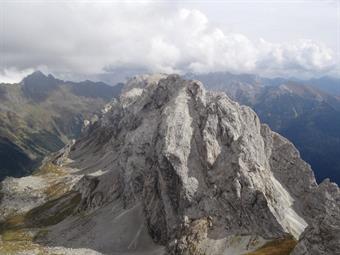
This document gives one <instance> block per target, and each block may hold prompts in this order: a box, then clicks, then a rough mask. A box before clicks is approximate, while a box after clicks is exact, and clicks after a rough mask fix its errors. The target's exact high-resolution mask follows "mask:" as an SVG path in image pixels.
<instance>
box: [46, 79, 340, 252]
mask: <svg viewBox="0 0 340 255" xmlns="http://www.w3.org/2000/svg"><path fill="white" fill-rule="evenodd" d="M64 161H65V162H62V166H63V167H67V168H70V169H73V171H72V175H77V176H78V177H79V176H81V177H80V180H79V181H78V182H77V183H76V184H75V185H74V186H73V189H74V190H75V191H77V192H79V193H80V194H81V196H82V199H81V202H80V203H79V206H78V208H77V212H76V213H75V214H73V215H72V216H70V217H68V218H66V219H65V220H63V221H62V222H60V223H58V224H56V225H53V226H50V227H49V228H48V230H49V231H48V234H47V235H46V236H45V237H44V240H42V241H41V242H45V245H48V246H66V247H71V248H77V247H81V248H91V249H93V250H96V251H98V252H102V253H104V254H195V255H196V254H197V255H198V254H212V255H214V254H215V255H218V254H233V255H237V254H246V253H249V252H251V251H253V250H255V249H257V248H259V247H260V246H262V245H263V244H265V243H266V242H268V241H270V240H276V239H280V238H287V236H292V237H293V238H295V239H296V240H299V242H298V245H297V246H296V248H295V249H294V251H293V253H292V254H295V255H296V254H336V252H338V251H339V246H338V244H339V243H340V242H339V241H340V238H339V231H338V229H339V225H340V222H339V217H340V213H339V188H338V187H337V186H336V185H335V184H332V183H329V182H325V183H323V184H321V185H319V186H318V185H317V184H316V182H315V178H314V175H313V172H312V170H311V168H310V167H309V165H308V164H306V163H305V162H304V161H303V160H301V158H300V155H299V153H298V151H297V150H296V149H295V147H294V146H293V145H292V144H291V143H290V142H289V141H288V140H287V139H285V138H283V137H281V136H280V135H278V134H277V133H274V132H272V131H271V130H270V129H269V128H268V127H267V126H266V125H261V123H260V120H259V118H258V117H257V115H256V114H255V113H254V112H253V111H252V110H251V109H250V108H248V107H245V106H240V105H239V104H238V103H236V102H234V101H232V100H230V99H229V98H228V97H227V96H226V95H225V94H223V93H211V92H207V91H205V89H204V88H203V85H202V84H201V83H200V82H198V81H190V80H184V79H182V78H181V77H180V76H178V75H154V76H147V75H146V76H138V77H135V78H133V79H131V80H130V81H129V82H128V83H127V84H126V86H125V88H124V91H123V93H122V95H121V97H120V98H119V99H118V100H116V101H114V102H113V103H112V104H111V105H110V107H108V108H107V111H106V112H105V113H104V114H103V116H102V117H100V118H99V120H98V121H96V122H95V123H93V124H91V125H89V126H88V127H87V128H86V131H85V132H84V133H83V135H82V137H81V138H80V139H78V140H77V141H76V142H75V144H74V145H73V146H72V147H71V148H70V149H69V150H68V152H67V155H64ZM78 214H80V215H82V217H80V218H79V217H77V215H78ZM80 233H81V234H80ZM311 244H312V245H311ZM317 252H319V253H317ZM322 252H323V253H322ZM327 252H328V253H327ZM329 252H331V253H329ZM332 252H333V253H332Z"/></svg>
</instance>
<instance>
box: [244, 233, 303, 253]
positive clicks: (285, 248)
mask: <svg viewBox="0 0 340 255" xmlns="http://www.w3.org/2000/svg"><path fill="white" fill-rule="evenodd" d="M296 244H297V242H296V240H294V239H293V238H291V237H287V238H284V239H278V240H273V241H270V242H268V243H266V244H265V245H263V246H262V247H261V248H259V249H257V250H256V251H254V252H251V253H247V255H289V254H290V253H291V251H292V250H293V249H294V247H295V246H296Z"/></svg>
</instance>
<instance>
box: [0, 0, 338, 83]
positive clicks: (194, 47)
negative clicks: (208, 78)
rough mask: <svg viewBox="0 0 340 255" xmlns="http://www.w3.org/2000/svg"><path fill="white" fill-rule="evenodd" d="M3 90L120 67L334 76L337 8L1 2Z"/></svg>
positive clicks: (331, 4) (332, 3)
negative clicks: (39, 76)
mask: <svg viewBox="0 0 340 255" xmlns="http://www.w3.org/2000/svg"><path fill="white" fill-rule="evenodd" d="M0 15H1V17H0V18H1V19H0V43H1V46H0V58H1V59H0V82H15V81H18V80H20V79H21V78H22V77H23V76H24V75H26V74H28V73H30V72H32V71H33V70H37V69H40V70H43V71H45V72H50V73H53V74H56V75H58V76H65V77H66V76H67V77H70V75H71V77H72V75H74V77H76V76H78V75H80V74H98V73H106V72H110V71H114V70H115V69H117V68H127V69H129V68H134V69H145V70H147V71H150V72H168V73H171V72H178V73H184V72H213V71H230V72H234V73H242V72H247V73H257V74H260V75H263V76H285V77H287V76H289V77H290V76H296V77H300V78H305V77H314V76H321V75H333V76H340V39H339V37H340V1H338V0H305V1H293V0H285V1H275V0H270V1H269V0H268V1H265V0H260V1H250V0H249V1H242V0H239V1H217V0H213V1H161V0H159V1H93V2H92V1H65V0H64V1H40V0H39V1H38V0H26V1H24V0H21V1H18V0H10V1H9V0H0Z"/></svg>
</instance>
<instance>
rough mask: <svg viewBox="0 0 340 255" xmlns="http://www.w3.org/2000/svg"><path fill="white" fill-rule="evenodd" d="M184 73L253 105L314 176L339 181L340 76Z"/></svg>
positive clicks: (261, 117) (320, 179)
mask: <svg viewBox="0 0 340 255" xmlns="http://www.w3.org/2000/svg"><path fill="white" fill-rule="evenodd" d="M187 77H189V78H192V79H197V80H200V81H202V82H203V83H204V84H205V86H207V88H209V89H211V90H216V91H224V92H226V93H227V94H228V95H229V96H230V97H231V98H232V99H234V100H236V101H238V102H239V103H241V104H245V105H248V106H250V107H252V108H253V109H254V110H255V111H256V113H257V114H258V115H259V117H260V119H261V121H263V122H264V123H267V124H268V125H269V126H270V127H271V128H272V129H273V130H274V131H276V132H278V133H280V134H282V135H283V136H285V137H287V138H288V139H289V140H291V141H292V142H293V143H294V144H295V146H296V147H297V148H298V149H299V151H300V153H301V156H302V158H303V159H304V160H306V161H307V162H308V163H309V164H311V166H312V168H313V170H314V172H315V175H316V178H317V180H318V181H319V182H321V181H322V180H323V179H324V178H328V177H329V178H330V179H331V180H333V181H335V182H337V183H340V97H339V96H340V80H338V79H335V78H329V77H323V78H320V79H312V80H307V81H301V80H297V79H293V80H289V79H282V78H276V79H268V78H263V77H259V76H256V75H248V74H241V75H235V74H230V73H210V74H202V75H195V74H188V75H187Z"/></svg>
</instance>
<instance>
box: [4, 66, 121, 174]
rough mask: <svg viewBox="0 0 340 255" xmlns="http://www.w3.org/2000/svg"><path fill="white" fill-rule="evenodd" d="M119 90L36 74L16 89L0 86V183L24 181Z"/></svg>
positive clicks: (98, 83) (118, 87) (98, 84)
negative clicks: (13, 178) (14, 179)
mask: <svg viewBox="0 0 340 255" xmlns="http://www.w3.org/2000/svg"><path fill="white" fill-rule="evenodd" d="M121 87H122V85H117V86H109V85H107V84H105V83H102V82H91V81H84V82H79V83H75V82H68V81H63V80H59V79H56V78H55V77H53V76H52V75H48V76H46V75H44V74H43V73H42V72H40V71H37V72H34V73H32V74H31V75H29V76H27V77H26V78H24V79H23V80H22V81H21V82H20V83H18V84H5V83H0V119H1V122H0V162H1V164H0V180H1V179H3V178H4V177H5V176H23V175H25V174H28V173H30V171H31V170H32V169H33V168H34V167H35V166H36V165H37V164H39V163H40V161H41V160H42V159H43V158H44V156H45V155H47V154H48V153H50V152H54V151H57V150H59V149H60V148H62V147H63V146H64V145H65V143H67V142H68V141H69V140H70V139H74V138H76V137H78V135H79V134H80V132H81V129H82V127H83V122H84V120H85V119H91V118H92V117H93V116H94V115H96V114H97V113H99V112H100V109H101V108H102V107H103V106H104V105H105V104H106V103H108V102H109V101H110V100H112V98H114V97H115V96H117V95H118V94H119V93H120V90H121Z"/></svg>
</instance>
